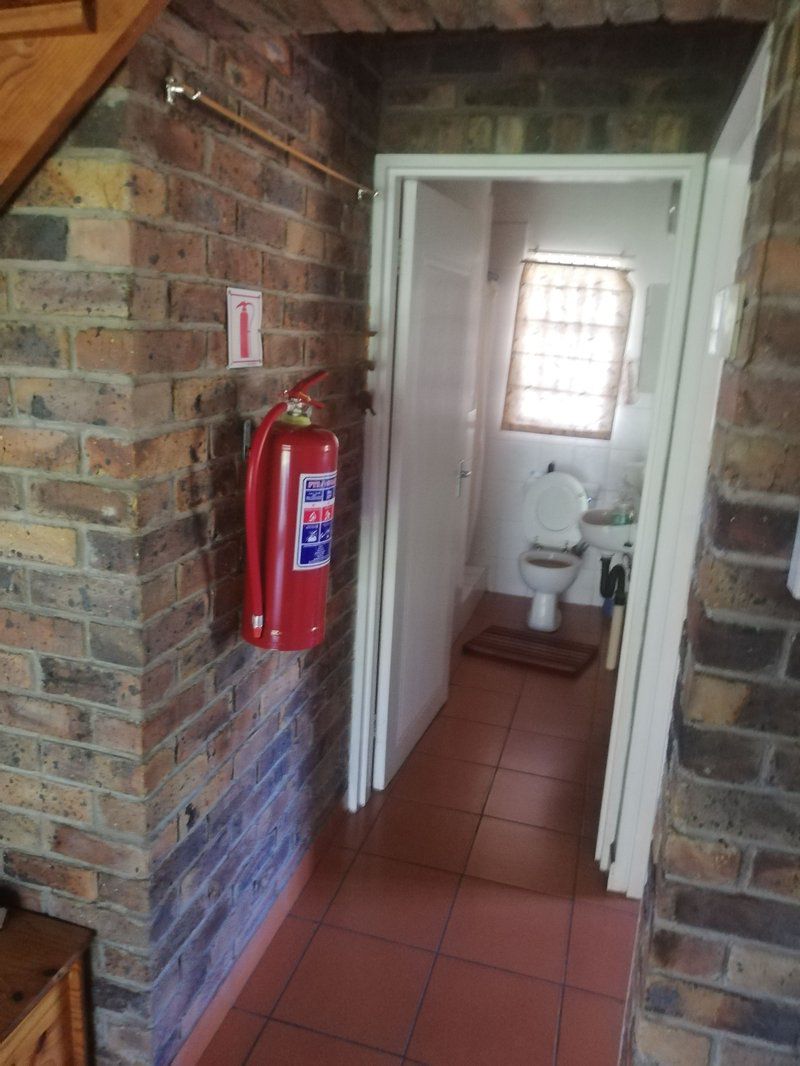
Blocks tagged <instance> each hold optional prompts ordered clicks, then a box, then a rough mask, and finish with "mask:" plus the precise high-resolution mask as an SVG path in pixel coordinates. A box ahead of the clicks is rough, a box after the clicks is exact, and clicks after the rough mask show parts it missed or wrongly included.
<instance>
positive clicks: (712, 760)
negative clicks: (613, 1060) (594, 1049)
mask: <svg viewBox="0 0 800 1066" xmlns="http://www.w3.org/2000/svg"><path fill="white" fill-rule="evenodd" d="M799 182H800V4H798V3H797V2H796V0H794V2H792V3H787V4H786V5H785V6H784V8H783V16H782V18H781V20H780V21H779V22H778V23H777V25H776V35H775V40H774V56H773V62H772V69H771V74H770V80H769V90H768V98H767V103H766V109H765V113H764V118H763V125H762V128H761V133H760V136H759V140H758V144H757V148H756V158H755V162H754V167H753V187H752V196H751V205H750V211H749V217H748V222H747V227H746V233H745V241H744V252H743V255H742V259H741V264H740V277H741V280H742V282H743V284H744V287H745V291H746V297H747V310H746V317H745V326H744V329H743V332H742V336H741V338H740V341H739V344H738V349H737V353H736V356H735V359H734V361H733V362H732V363H731V364H730V365H728V366H726V368H725V372H724V377H723V382H722V392H721V396H720V402H719V409H718V416H717V427H716V433H715V447H714V456H713V463H712V469H711V476H710V481H709V488H708V497H707V504H706V510H705V521H704V525H703V530H702V533H701V539H700V546H699V555H698V564H697V571H696V575H695V580H694V585H693V591H692V600H691V604H690V612H689V624H688V634H687V647H686V654H685V663H684V671H683V677H682V681H681V684H680V687H679V692H678V698H677V701H676V714H675V724H674V734H675V739H674V743H673V750H672V756H671V765H670V769H669V773H668V780H667V785H666V792H665V797H664V799H663V802H662V810H661V818H660V829H659V834H658V839H657V844H656V849H657V862H656V866H655V870H654V876H653V883H652V884H651V886H650V889H649V893H648V900H647V910H646V913H647V920H646V922H645V924H644V926H643V929H642V931H641V942H640V953H639V959H638V974H637V978H636V981H635V984H634V991H633V1002H632V1013H633V1025H632V1032H631V1034H630V1039H629V1043H628V1046H627V1048H626V1061H633V1062H635V1063H637V1064H639V1066H645V1064H647V1066H651V1064H658V1066H673V1064H674V1066H790V1064H791V1063H796V1062H797V1061H798V1053H799V1049H800V744H799V743H798V740H799V739H800V654H798V649H800V604H798V603H797V601H795V600H794V599H792V598H791V596H790V595H789V593H788V591H787V590H786V587H785V581H786V574H787V569H788V559H789V554H790V551H791V546H792V541H793V538H794V531H795V526H796V522H797V507H798V497H800V451H798V445H800V418H799V417H798V411H800V378H799V377H798V368H799V367H800V197H799V196H798V189H799V188H800V184H799Z"/></svg>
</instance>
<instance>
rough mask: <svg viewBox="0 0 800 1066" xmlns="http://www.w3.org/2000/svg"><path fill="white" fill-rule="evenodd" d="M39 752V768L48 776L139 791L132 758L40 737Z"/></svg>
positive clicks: (139, 773) (140, 777)
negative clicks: (43, 739) (40, 754)
mask: <svg viewBox="0 0 800 1066" xmlns="http://www.w3.org/2000/svg"><path fill="white" fill-rule="evenodd" d="M41 753H42V770H43V771H44V773H46V774H47V775H48V777H54V778H60V779H62V780H65V781H78V782H81V783H82V784H85V785H91V786H92V787H93V788H99V789H110V790H111V791H113V792H124V793H127V794H130V795H137V794H138V793H140V792H141V791H142V788H143V775H142V770H141V766H140V764H139V763H138V761H135V760H133V759H130V758H128V759H123V758H120V757H119V756H118V755H109V754H107V753H105V752H101V751H95V750H94V749H92V748H83V747H79V746H77V745H75V744H60V743H58V742H56V741H42V742H41Z"/></svg>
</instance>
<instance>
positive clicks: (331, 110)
mask: <svg viewBox="0 0 800 1066" xmlns="http://www.w3.org/2000/svg"><path fill="white" fill-rule="evenodd" d="M369 52H370V48H369V47H368V46H366V45H364V44H361V45H360V46H357V45H356V44H354V43H348V42H344V41H341V40H336V39H330V40H328V41H314V40H305V41H304V40H301V39H293V40H291V41H289V40H283V39H280V38H275V37H271V36H269V34H268V33H265V29H264V26H263V25H262V26H261V29H260V32H259V33H258V34H256V35H254V34H249V33H247V32H245V31H244V30H243V28H242V27H241V25H240V24H239V23H237V22H235V21H233V20H232V19H231V18H230V17H229V16H228V15H226V14H224V13H223V12H222V11H221V10H219V9H217V8H216V7H215V6H214V5H213V4H211V3H208V4H201V5H195V4H189V3H185V4H184V3H182V2H176V3H174V4H172V5H171V6H170V10H169V12H168V13H166V14H165V15H164V16H163V17H162V18H161V19H160V20H159V21H158V22H157V24H156V26H155V28H154V30H153V31H152V32H151V33H149V34H148V35H147V36H146V37H144V38H143V39H142V40H141V41H140V42H139V43H138V45H137V46H136V48H135V49H134V51H133V52H132V53H131V55H130V57H129V59H128V60H127V61H126V63H125V64H124V66H123V67H122V68H121V69H120V70H119V71H118V72H117V74H116V75H115V77H114V78H113V80H112V82H111V84H110V85H109V86H108V87H107V89H106V90H105V91H104V93H103V94H102V95H101V96H100V97H99V98H98V99H97V100H96V101H95V102H94V103H93V104H92V105H91V107H90V108H89V109H88V110H87V111H86V112H85V113H84V114H83V115H82V116H81V118H80V119H79V120H78V121H77V123H76V124H75V125H74V127H73V128H72V130H71V131H70V133H69V135H68V137H67V138H66V140H65V141H64V142H63V144H62V145H61V146H60V148H59V149H58V151H57V152H56V153H55V154H53V155H52V156H51V157H50V158H49V159H48V160H46V162H45V163H44V164H43V165H42V166H41V167H40V168H39V170H38V171H37V172H36V173H35V174H34V175H33V176H32V177H31V178H30V180H29V181H28V183H27V185H26V187H25V188H24V189H23V190H22V192H21V193H20V195H19V196H18V197H17V199H16V201H15V203H14V205H13V207H12V208H11V210H10V211H8V212H6V214H5V215H4V216H2V217H0V258H1V259H2V260H3V261H2V264H0V277H2V278H3V303H2V305H0V370H1V371H2V376H0V465H1V466H2V469H3V475H2V477H3V480H2V481H1V482H0V551H2V557H3V562H2V564H1V566H0V633H2V638H1V639H0V685H1V686H2V688H3V689H4V695H3V696H2V702H0V856H1V857H0V862H1V863H2V867H1V868H0V881H1V882H2V884H3V885H4V886H6V887H9V888H13V889H14V891H15V892H16V894H17V898H18V899H20V900H21V902H22V903H24V904H26V905H28V906H31V907H33V908H36V909H43V910H45V911H48V912H50V913H52V914H56V915H58V916H60V917H63V918H66V919H68V920H71V921H75V922H79V923H81V924H84V925H87V926H90V927H92V928H93V929H95V930H96V931H97V937H96V941H95V947H94V956H93V959H92V973H93V992H92V995H93V1003H94V1039H95V1042H96V1048H97V1061H98V1063H100V1064H109V1066H110V1064H112V1063H113V1064H115V1066H116V1064H120V1063H122V1064H137V1066H138V1064H142V1066H144V1064H147V1066H151V1064H153V1063H158V1064H162V1063H163V1064H166V1063H168V1062H169V1061H171V1059H172V1057H173V1055H174V1053H175V1051H176V1049H177V1048H178V1047H179V1045H180V1044H181V1043H182V1041H183V1040H184V1039H185V1037H186V1035H187V1033H188V1032H189V1031H190V1029H191V1028H192V1026H193V1025H194V1023H195V1022H196V1021H197V1019H198V1017H199V1016H200V1014H201V1012H202V1011H203V1009H204V1008H205V1006H206V1005H207V1003H208V1000H209V998H210V996H211V995H213V993H214V992H215V990H216V988H217V986H218V985H219V983H220V982H221V980H222V979H223V978H224V977H225V976H226V974H227V972H228V971H229V969H230V967H231V964H232V962H233V961H234V959H235V958H236V957H237V956H238V954H239V953H240V952H241V950H242V948H243V946H244V944H245V943H246V942H247V940H248V938H249V937H250V936H251V935H252V933H253V931H254V929H255V928H256V927H257V925H258V923H259V922H260V921H261V920H262V919H263V917H264V916H265V914H266V913H267V911H268V910H269V908H270V906H271V904H272V902H273V900H274V899H275V897H276V895H277V894H278V892H280V890H281V889H282V888H283V886H284V884H285V883H286V881H287V879H288V878H289V876H290V875H291V873H292V871H293V869H294V866H295V865H296V863H297V861H298V860H299V857H300V856H301V855H302V853H303V851H304V850H305V848H306V847H307V845H308V843H309V841H310V840H311V839H312V838H313V836H314V835H315V834H316V832H317V830H318V828H319V826H320V824H321V822H322V820H323V819H324V818H325V817H326V816H327V814H328V813H329V811H330V810H331V808H332V805H333V804H334V803H335V802H336V801H337V799H338V797H339V796H340V795H341V791H342V788H343V780H344V767H345V765H346V751H345V744H346V734H347V714H348V707H349V691H350V650H351V642H352V616H353V605H354V589H353V581H354V567H353V558H354V552H355V550H356V544H357V538H356V536H355V524H356V521H357V517H356V508H355V506H354V504H355V501H357V499H358V495H359V487H358V483H357V478H358V476H359V474H358V471H359V470H360V465H361V434H362V430H361V426H362V415H361V413H360V412H359V410H358V409H357V407H356V406H355V404H354V402H353V397H354V396H355V395H356V394H357V393H358V391H359V390H360V389H361V388H362V387H363V360H364V354H365V337H366V328H367V320H366V312H365V305H364V293H365V284H364V277H365V273H366V267H367V263H368V250H367V246H366V240H367V234H368V229H369V207H368V206H362V205H358V204H357V203H356V202H355V197H354V195H353V194H352V192H351V190H349V189H348V188H347V187H346V186H343V185H339V184H337V183H333V182H329V181H327V180H326V179H324V178H322V177H320V176H319V175H317V174H316V173H314V172H312V171H310V170H309V169H308V168H306V167H300V166H296V165H294V164H293V163H287V160H286V159H285V158H284V157H282V156H281V155H280V154H279V153H275V152H272V151H270V150H268V149H265V148H264V147H263V146H262V145H261V144H258V143H255V142H253V141H251V140H250V139H248V138H247V137H246V136H242V135H240V134H239V132H238V131H236V130H234V129H233V128H231V127H230V126H229V125H226V124H225V123H222V122H219V121H216V120H211V119H209V117H208V116H207V115H205V114H204V113H203V112H202V111H201V110H199V109H192V108H189V107H186V106H185V105H179V106H178V107H176V108H175V109H174V110H171V109H169V108H168V107H167V106H166V104H165V103H164V102H163V94H162V92H161V84H162V80H163V77H164V76H165V75H166V74H167V73H169V72H171V71H174V70H186V72H187V76H188V72H189V71H191V74H192V77H194V78H195V79H196V80H198V81H199V82H201V83H202V84H203V86H204V87H205V88H206V89H207V90H208V92H209V93H210V94H211V95H213V96H216V97H218V98H219V99H222V100H224V101H225V102H226V103H228V104H230V105H231V106H234V107H239V106H241V107H242V108H246V110H247V114H248V115H249V116H250V117H252V118H254V119H255V120H256V121H258V122H261V123H262V124H264V125H266V126H267V127H268V128H269V129H271V130H274V131H275V132H276V133H278V134H279V135H280V136H283V137H287V138H288V139H290V140H296V141H299V142H300V143H301V145H302V147H303V148H304V149H305V150H306V151H308V152H309V153H311V154H313V155H316V156H318V157H321V158H323V159H324V160H325V161H326V162H329V163H330V164H331V165H333V166H336V167H338V168H340V169H342V170H343V171H345V172H346V173H350V174H352V175H354V176H355V177H357V178H360V179H361V180H364V181H369V177H370V169H371V160H372V155H373V152H374V144H375V139H376V125H377V115H376V111H375V107H374V100H375V98H376V96H377V80H376V75H374V74H373V73H371V70H372V65H371V64H370V62H369ZM230 284H235V285H247V286H254V287H259V288H261V287H262V286H263V288H264V307H265V314H264V320H265V331H264V348H265V356H266V358H265V366H264V369H263V370H260V371H246V372H231V371H229V370H227V368H226V366H225V336H224V330H225V325H224V323H225V287H226V285H230ZM312 367H313V368H316V367H325V368H328V369H330V371H331V375H330V378H329V379H328V382H327V383H326V386H325V388H324V390H322V391H323V398H324V399H325V400H326V401H327V403H328V408H327V411H326V414H325V415H324V417H325V419H326V420H327V421H328V423H329V424H330V425H331V427H332V428H334V429H335V431H336V432H337V433H338V435H339V437H340V441H341V447H342V481H341V489H340V492H341V497H342V499H343V500H350V501H352V502H351V504H350V505H349V506H344V507H343V508H342V509H341V511H340V512H339V518H338V521H337V528H336V541H335V544H334V550H333V559H334V563H333V572H332V581H331V603H330V608H329V636H328V639H327V641H326V643H325V644H324V645H323V646H322V647H321V648H319V649H317V650H315V651H314V652H313V653H310V654H307V655H297V654H291V655H283V656H279V655H277V654H265V653H261V652H257V651H255V649H252V648H250V647H248V646H246V645H244V644H242V643H241V642H240V641H239V639H238V611H239V603H240V600H241V581H242V577H241V563H242V479H243V469H242V460H241V442H242V423H243V420H244V419H245V418H247V417H249V418H256V419H258V418H260V417H261V416H262V415H263V413H264V411H265V410H266V408H267V407H268V406H269V404H270V403H271V402H273V401H274V400H275V399H276V398H277V397H278V396H279V395H280V393H281V391H282V390H283V389H284V388H285V387H286V386H287V385H288V384H290V383H292V382H293V381H295V380H296V379H297V378H299V377H300V376H304V375H305V374H307V373H308V372H309V369H310V368H312Z"/></svg>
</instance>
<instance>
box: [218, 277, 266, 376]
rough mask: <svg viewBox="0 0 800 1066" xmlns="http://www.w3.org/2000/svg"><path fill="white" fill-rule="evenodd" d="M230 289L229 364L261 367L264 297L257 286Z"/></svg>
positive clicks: (262, 358)
mask: <svg viewBox="0 0 800 1066" xmlns="http://www.w3.org/2000/svg"><path fill="white" fill-rule="evenodd" d="M227 292H228V366H229V367H240V366H262V365H263V363H264V355H263V351H262V347H261V308H262V304H263V296H262V294H261V293H260V292H258V291H257V290H256V289H232V288H229V289H228V290H227Z"/></svg>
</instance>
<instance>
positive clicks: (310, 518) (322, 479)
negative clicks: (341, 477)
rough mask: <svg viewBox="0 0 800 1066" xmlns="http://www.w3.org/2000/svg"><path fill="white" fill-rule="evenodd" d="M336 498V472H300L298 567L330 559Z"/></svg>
mask: <svg viewBox="0 0 800 1066" xmlns="http://www.w3.org/2000/svg"><path fill="white" fill-rule="evenodd" d="M335 500H336V474H335V473H330V474H301V475H300V491H299V494H298V501H297V538H296V541H295V552H294V568H295V570H315V569H317V568H318V567H320V566H327V564H328V563H329V562H330V558H331V539H332V537H333V508H334V503H335Z"/></svg>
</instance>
